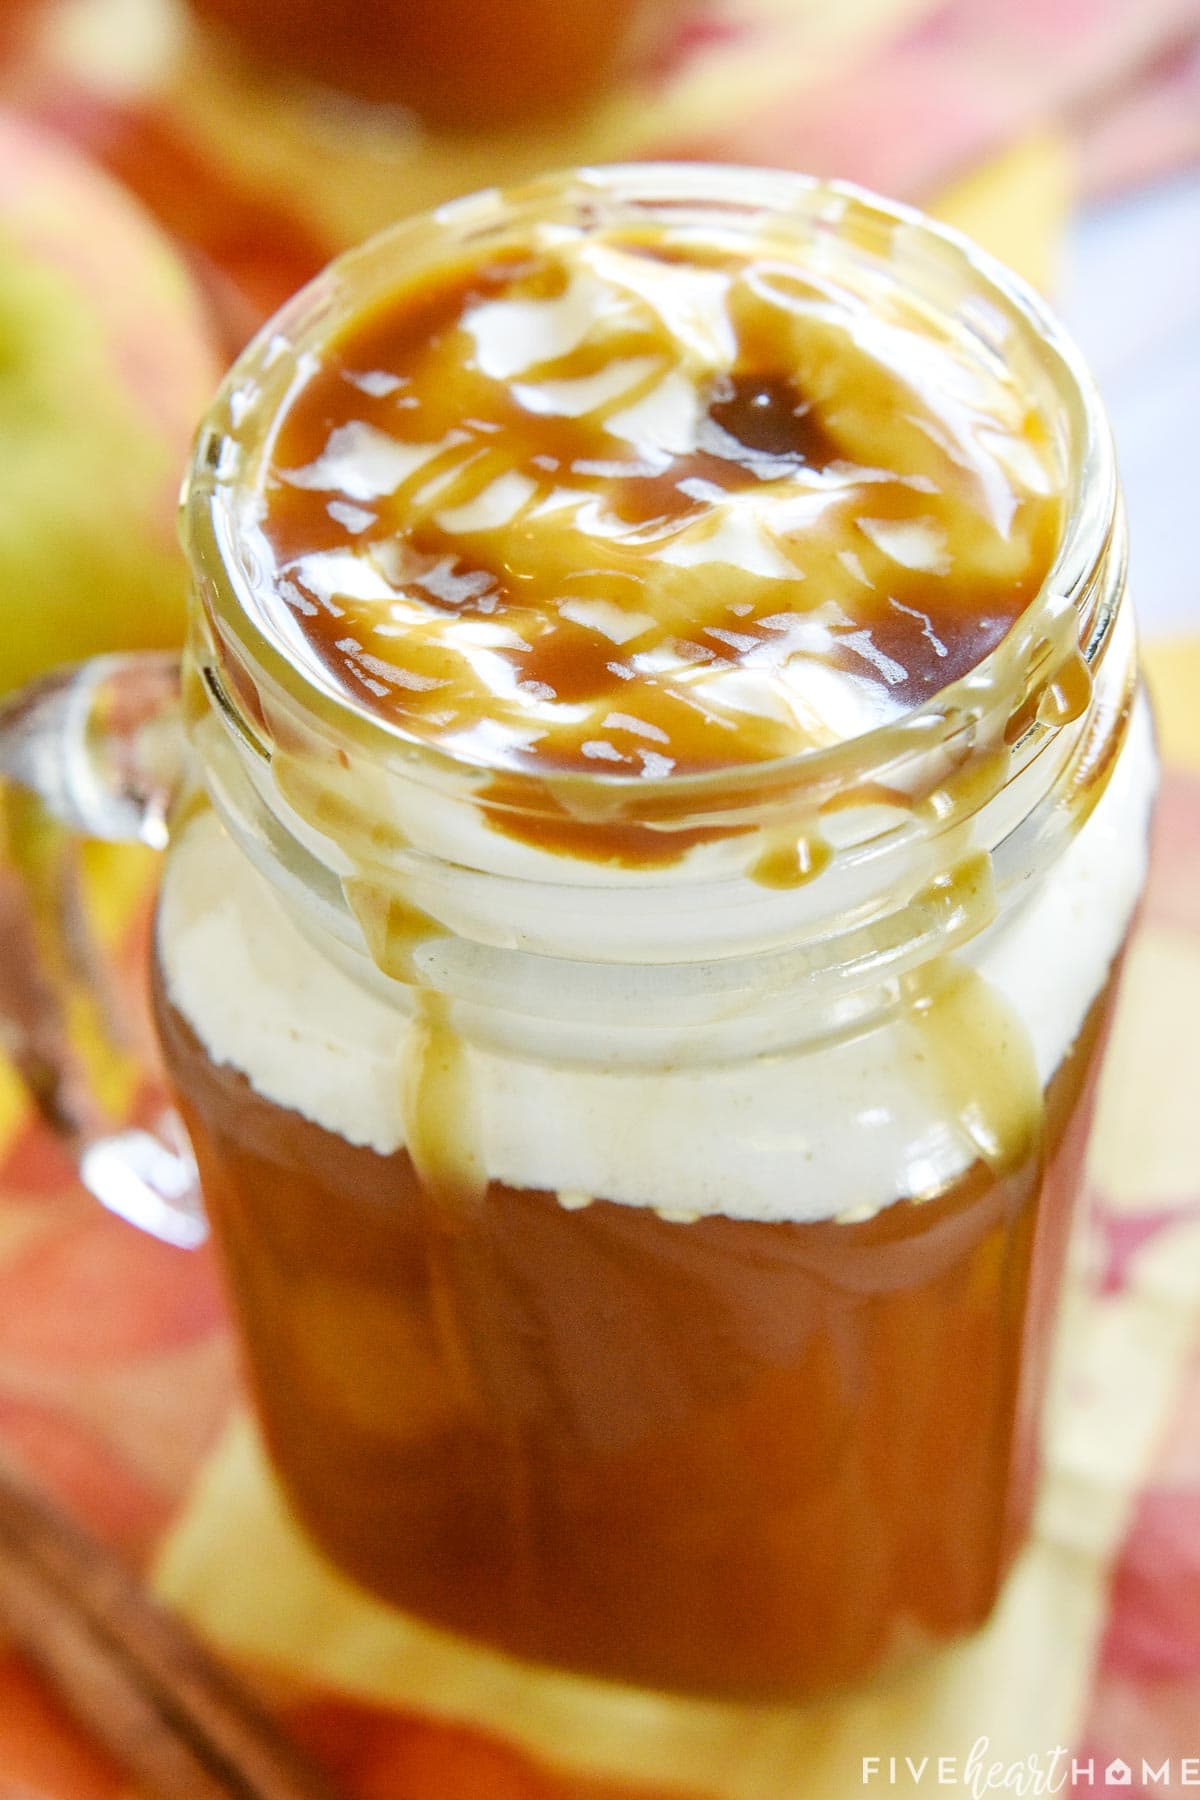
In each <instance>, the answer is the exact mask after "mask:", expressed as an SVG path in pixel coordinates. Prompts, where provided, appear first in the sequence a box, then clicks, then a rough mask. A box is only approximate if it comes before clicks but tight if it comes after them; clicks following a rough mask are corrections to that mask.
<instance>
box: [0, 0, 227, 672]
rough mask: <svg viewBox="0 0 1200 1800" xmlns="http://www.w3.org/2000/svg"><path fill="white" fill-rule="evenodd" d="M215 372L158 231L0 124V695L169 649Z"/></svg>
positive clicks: (54, 147)
mask: <svg viewBox="0 0 1200 1800" xmlns="http://www.w3.org/2000/svg"><path fill="white" fill-rule="evenodd" d="M0 4H3V0H0ZM219 372H220V371H219V365H218V360H217V357H216V354H215V351H214V349H213V346H212V343H211V341H210V336H209V332H208V327H207V322H206V319H205V315H204V311H203V306H202V303H201V301H200V299H199V297H198V294H197V292H196V290H195V289H194V288H193V286H192V283H191V280H190V278H189V276H188V273H187V270H186V268H185V267H184V265H183V264H182V262H181V261H180V259H179V258H178V256H177V255H176V253H175V251H174V250H173V249H172V247H171V244H170V243H169V241H168V240H167V239H166V238H165V237H164V235H163V234H162V232H161V231H160V230H159V229H158V227H157V226H156V225H154V224H153V223H152V221H151V220H150V219H149V218H148V217H147V216H146V215H145V214H144V213H143V212H142V211H141V209H140V208H139V207H138V206H137V205H136V203H135V202H134V201H133V200H132V199H130V198H129V197H128V196H127V195H126V194H125V193H124V192H123V191H122V189H121V188H119V187H118V186H117V185H116V184H115V183H114V182H112V181H110V180H109V178H108V177H107V176H105V175H103V174H101V173H100V172H99V171H98V170H96V169H94V168H93V167H92V166H91V165H90V164H89V163H87V162H85V161H84V160H83V159H82V158H81V157H79V156H78V155H76V153H75V152H73V151H71V150H69V149H68V148H66V147H65V146H64V145H61V144H60V143H59V142H58V141H57V140H56V139H53V138H51V137H48V136H44V135H42V134H41V133H39V132H37V131H35V130H34V129H33V128H31V127H30V126H29V125H27V124H25V123H24V122H20V121H17V120H15V119H13V118H11V117H8V116H5V115H4V114H3V113H0V470H2V475H0V693H3V692H6V691H7V690H9V689H10V688H13V687H15V686H16V685H17V684H18V683H20V682H22V681H26V680H28V679H29V678H30V677H31V676H33V675H36V674H39V673H41V672H42V671H43V670H45V669H47V668H50V667H52V666H53V665H54V664H55V663H59V662H67V661H73V660H75V659H77V658H80V657H84V656H89V655H92V654H94V653H96V652H98V651H104V650H113V649H119V648H141V647H147V648H149V647H157V646H169V645H171V644H174V643H177V642H179V641H180V639H181V637H182V632H183V598H184V585H185V582H184V567H183V561H182V557H181V554H180V552H179V550H178V549H177V547H176V543H175V505H176V499H177V495H178V489H179V482H180V477H181V475H182V473H183V469H184V465H185V463H186V460H187V451H188V445H189V442H190V440H191V436H192V433H193V431H194V430H195V427H196V424H197V422H198V420H199V418H200V416H201V414H202V413H203V411H204V409H205V406H206V405H207V402H208V400H209V397H210V395H211V393H212V391H213V388H214V387H215V385H216V382H217V379H218V375H219Z"/></svg>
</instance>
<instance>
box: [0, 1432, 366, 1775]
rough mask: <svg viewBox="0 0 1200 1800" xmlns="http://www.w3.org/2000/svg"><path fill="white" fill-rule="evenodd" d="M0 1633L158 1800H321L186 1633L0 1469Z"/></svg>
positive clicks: (246, 1700)
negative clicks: (159, 1798)
mask: <svg viewBox="0 0 1200 1800" xmlns="http://www.w3.org/2000/svg"><path fill="white" fill-rule="evenodd" d="M0 1624H2V1625H3V1627H4V1629H5V1631H6V1633H7V1635H8V1636H9V1637H10V1638H11V1640H12V1641H13V1643H14V1644H15V1645H16V1647H17V1648H18V1649H19V1650H20V1651H21V1652H22V1653H23V1654H24V1655H25V1656H26V1657H27V1658H28V1659H29V1661H30V1662H31V1663H33V1664H34V1665H35V1666H36V1667H37V1668H38V1669H40V1670H41V1672H42V1673H43V1674H44V1675H45V1676H46V1678H47V1679H48V1680H49V1682H50V1683H51V1685H52V1686H53V1687H54V1688H55V1689H56V1690H57V1691H58V1693H59V1695H60V1696H61V1698H62V1699H63V1700H64V1701H65V1703H66V1705H67V1706H68V1707H69V1709H70V1710H71V1711H72V1712H73V1713H74V1714H75V1716H76V1717H77V1718H78V1719H79V1720H80V1722H81V1723H82V1724H83V1725H85V1726H86V1727H87V1728H88V1730H89V1731H90V1732H91V1733H92V1735H93V1736H94V1737H95V1738H96V1739H97V1740H98V1742H100V1743H101V1744H103V1745H104V1747H105V1748H106V1749H107V1750H108V1751H109V1752H110V1753H111V1754H112V1755H113V1756H114V1757H115V1758H116V1759H117V1761H119V1762H120V1763H122V1764H123V1765H124V1766H125V1768H127V1769H128V1770H129V1772H130V1773H131V1775H133V1776H135V1777H136V1778H137V1779H138V1780H139V1781H140V1782H141V1783H142V1784H143V1785H144V1787H145V1788H146V1789H147V1790H148V1791H149V1792H151V1793H153V1794H155V1795H159V1796H161V1797H162V1800H334V1789H333V1788H332V1787H331V1785H330V1783H329V1781H328V1780H327V1779H326V1778H325V1777H324V1776H323V1775H322V1774H320V1773H319V1772H318V1771H317V1770H316V1769H315V1768H314V1767H313V1766H312V1765H311V1764H310V1763H309V1762H308V1760H307V1759H306V1758H305V1757H303V1756H302V1755H301V1753H300V1751H299V1750H298V1749H297V1748H296V1747H295V1746H294V1745H292V1744H290V1743H289V1742H288V1741H287V1740H286V1738H285V1737H284V1736H283V1735H282V1733H281V1732H280V1731H279V1730H278V1728H277V1727H276V1726H275V1724H274V1723H273V1722H272V1721H271V1720H270V1718H269V1717H268V1716H267V1714H266V1713H265V1712H263V1711H261V1710H260V1709H259V1707H258V1706H257V1705H256V1704H255V1703H254V1701H252V1700H251V1699H250V1697H249V1696H248V1695H247V1694H246V1693H245V1692H244V1691H243V1690H242V1688H241V1687H240V1686H239V1684H238V1683H237V1682H236V1681H235V1680H234V1679H233V1678H232V1677H231V1676H230V1675H229V1674H228V1673H227V1672H226V1671H225V1670H224V1669H222V1668H220V1667H219V1665H218V1664H217V1663H216V1662H215V1661H214V1660H213V1658H212V1657H210V1656H209V1655H208V1653H207V1652H206V1651H205V1650H204V1649H203V1648H202V1647H201V1645H200V1644H199V1643H198V1641H197V1640H196V1639H195V1638H194V1637H193V1636H192V1634H191V1632H189V1631H188V1629H187V1627H186V1626H184V1625H183V1624H182V1623H181V1622H180V1621H179V1620H178V1619H176V1618H174V1617H172V1616H171V1615H170V1614H168V1613H167V1612H165V1611H164V1610H163V1608H162V1607H160V1606H159V1605H158V1604H157V1602H156V1601H154V1600H153V1599H152V1598H151V1596H150V1595H149V1594H148V1593H147V1592H146V1590H145V1589H144V1588H143V1587H142V1586H141V1585H140V1583H139V1582H138V1581H137V1580H136V1579H135V1578H134V1577H133V1576H132V1575H131V1574H130V1573H129V1572H128V1571H127V1570H126V1569H125V1568H124V1567H123V1566H122V1564H121V1563H120V1562H119V1561H118V1560H117V1558H116V1557H114V1556H113V1555H112V1553H111V1552H110V1551H108V1550H107V1549H105V1548H104V1547H103V1545H101V1544H99V1543H98V1542H97V1541H96V1540H95V1539H94V1538H92V1537H91V1536H89V1535H88V1534H87V1533H86V1532H84V1531H82V1530H81V1529H80V1528H79V1527H78V1526H77V1525H75V1524H73V1523H72V1522H71V1521H70V1520H69V1519H68V1518H67V1517H66V1516H65V1515H64V1514H63V1513H62V1512H60V1511H59V1509H58V1508H57V1507H56V1506H54V1505H52V1504H51V1502H49V1501H48V1500H47V1499H45V1498H44V1497H43V1496H42V1495H40V1494H38V1493H37V1492H36V1491H35V1490H34V1489H33V1488H32V1487H31V1486H30V1485H29V1484H28V1483H27V1482H26V1481H25V1480H23V1479H22V1478H21V1477H20V1476H19V1475H17V1474H16V1473H15V1472H14V1471H13V1470H12V1469H11V1468H10V1467H9V1466H8V1465H7V1464H6V1463H2V1462H0Z"/></svg>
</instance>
